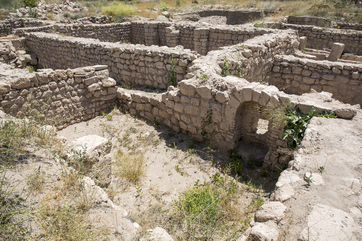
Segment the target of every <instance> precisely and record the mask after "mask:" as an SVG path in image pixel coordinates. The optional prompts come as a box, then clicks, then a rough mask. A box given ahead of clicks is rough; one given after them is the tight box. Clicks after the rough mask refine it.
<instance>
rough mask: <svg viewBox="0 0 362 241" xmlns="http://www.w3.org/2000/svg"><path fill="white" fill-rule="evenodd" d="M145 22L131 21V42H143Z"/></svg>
mask: <svg viewBox="0 0 362 241" xmlns="http://www.w3.org/2000/svg"><path fill="white" fill-rule="evenodd" d="M144 25H145V23H144V22H132V42H131V43H132V44H144V43H145V27H144Z"/></svg>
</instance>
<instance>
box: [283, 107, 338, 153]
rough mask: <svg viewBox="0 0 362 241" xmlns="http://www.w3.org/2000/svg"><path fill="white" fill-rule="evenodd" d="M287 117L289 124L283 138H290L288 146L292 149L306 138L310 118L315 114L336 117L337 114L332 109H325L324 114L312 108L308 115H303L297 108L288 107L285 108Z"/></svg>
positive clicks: (285, 128)
mask: <svg viewBox="0 0 362 241" xmlns="http://www.w3.org/2000/svg"><path fill="white" fill-rule="evenodd" d="M285 115H286V117H287V124H286V126H285V127H284V133H283V136H282V139H283V140H285V139H287V140H288V146H289V148H290V149H295V148H296V147H297V146H299V145H300V143H301V142H302V140H303V138H304V132H305V130H306V129H307V127H308V124H309V122H310V120H311V119H312V118H313V117H314V116H318V117H326V118H336V117H337V116H336V114H335V113H333V112H331V111H325V112H323V113H322V114H318V113H317V110H316V109H314V108H312V109H311V110H310V111H309V113H308V114H307V115H301V114H299V113H298V112H297V111H296V110H292V109H290V108H287V109H286V110H285Z"/></svg>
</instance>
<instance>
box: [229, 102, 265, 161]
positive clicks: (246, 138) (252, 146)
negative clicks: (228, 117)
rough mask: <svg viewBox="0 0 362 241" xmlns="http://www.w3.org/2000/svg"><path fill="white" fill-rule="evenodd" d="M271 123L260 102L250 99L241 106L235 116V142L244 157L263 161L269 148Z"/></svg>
mask: <svg viewBox="0 0 362 241" xmlns="http://www.w3.org/2000/svg"><path fill="white" fill-rule="evenodd" d="M270 125H271V123H270V122H269V121H268V119H267V118H266V116H264V115H263V113H262V112H261V111H260V105H259V103H257V102H253V101H248V102H244V103H242V104H241V105H240V106H239V108H238V110H237V112H236V117H235V143H236V147H237V149H238V153H239V155H241V156H242V157H243V159H250V157H253V158H254V159H255V161H256V162H257V163H256V164H258V163H259V164H260V163H262V162H263V160H264V157H265V155H266V154H267V152H268V150H269V143H268V140H270V134H271V132H270V130H271V127H270Z"/></svg>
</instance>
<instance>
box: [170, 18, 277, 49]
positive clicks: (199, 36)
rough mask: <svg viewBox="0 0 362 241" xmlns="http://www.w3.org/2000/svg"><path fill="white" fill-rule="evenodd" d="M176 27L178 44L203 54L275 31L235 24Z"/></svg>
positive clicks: (181, 25) (182, 25)
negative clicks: (237, 26) (235, 25)
mask: <svg viewBox="0 0 362 241" xmlns="http://www.w3.org/2000/svg"><path fill="white" fill-rule="evenodd" d="M174 28H175V29H176V30H177V31H178V32H174V33H175V34H178V35H179V36H178V37H176V38H177V39H178V41H179V42H178V44H180V45H182V46H184V48H188V49H191V50H195V51H197V52H198V53H200V54H202V55H206V54H207V53H208V52H209V51H211V50H217V49H219V48H221V47H224V46H231V45H235V44H238V43H242V42H244V41H246V40H248V39H251V38H254V37H256V36H260V35H263V34H267V33H273V32H275V31H273V30H271V29H255V28H236V27H233V26H213V27H210V26H198V25H197V24H193V25H190V24H188V25H184V24H180V25H177V24H176V25H175V26H174ZM171 41H172V40H171ZM167 46H171V44H167Z"/></svg>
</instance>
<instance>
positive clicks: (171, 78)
mask: <svg viewBox="0 0 362 241" xmlns="http://www.w3.org/2000/svg"><path fill="white" fill-rule="evenodd" d="M175 68H176V66H175V62H174V59H173V58H172V59H171V66H170V73H169V75H168V85H169V86H174V87H177V75H176V70H175Z"/></svg>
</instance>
